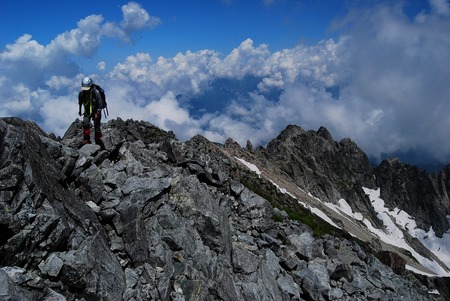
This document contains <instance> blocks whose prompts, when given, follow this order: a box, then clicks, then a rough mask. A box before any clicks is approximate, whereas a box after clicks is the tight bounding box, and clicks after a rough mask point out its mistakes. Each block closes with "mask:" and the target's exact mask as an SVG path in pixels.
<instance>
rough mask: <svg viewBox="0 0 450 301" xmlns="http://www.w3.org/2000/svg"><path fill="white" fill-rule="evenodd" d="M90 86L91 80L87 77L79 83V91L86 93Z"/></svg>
mask: <svg viewBox="0 0 450 301" xmlns="http://www.w3.org/2000/svg"><path fill="white" fill-rule="evenodd" d="M91 86H92V78H90V77H88V76H86V77H85V78H83V80H82V81H81V90H84V91H87V90H89V89H90V88H91Z"/></svg>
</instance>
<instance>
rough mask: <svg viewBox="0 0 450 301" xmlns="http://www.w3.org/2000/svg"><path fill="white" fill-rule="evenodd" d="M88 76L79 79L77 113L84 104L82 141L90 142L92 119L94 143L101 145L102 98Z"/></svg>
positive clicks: (84, 142) (79, 112) (79, 113)
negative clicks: (79, 89) (92, 121)
mask: <svg viewBox="0 0 450 301" xmlns="http://www.w3.org/2000/svg"><path fill="white" fill-rule="evenodd" d="M95 87H96V85H94V82H93V81H92V79H91V78H90V77H87V76H86V77H84V78H83V80H82V81H81V91H80V93H79V94H78V105H79V109H78V115H80V116H81V115H82V114H81V106H82V105H83V106H84V117H83V143H82V145H85V144H88V143H91V135H90V134H91V119H93V120H94V133H95V143H96V144H98V145H100V146H101V147H103V142H102V140H101V138H102V131H101V128H100V121H101V119H102V108H103V107H104V105H103V103H102V102H103V99H102V97H101V95H100V92H99V91H98V89H96V88H95Z"/></svg>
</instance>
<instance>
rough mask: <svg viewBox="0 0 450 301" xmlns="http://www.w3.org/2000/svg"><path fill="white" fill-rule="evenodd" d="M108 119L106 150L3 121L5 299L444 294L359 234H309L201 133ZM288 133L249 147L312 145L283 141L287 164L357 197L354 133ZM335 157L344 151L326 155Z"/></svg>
mask: <svg viewBox="0 0 450 301" xmlns="http://www.w3.org/2000/svg"><path fill="white" fill-rule="evenodd" d="M103 127H104V130H103V132H104V137H103V139H104V144H105V147H106V150H102V149H101V148H100V147H99V146H97V145H85V146H83V147H82V148H81V149H78V148H77V146H78V143H79V141H80V137H81V133H80V132H79V129H80V128H81V126H80V122H79V121H78V120H77V121H76V122H75V123H74V124H72V126H71V127H70V128H69V130H68V131H67V133H66V135H65V136H64V137H63V138H62V139H60V138H56V137H53V136H52V135H47V134H46V133H44V132H43V131H42V130H40V129H39V128H38V127H37V126H36V125H35V124H33V123H31V122H25V121H22V120H19V119H15V118H3V119H0V139H1V140H0V207H1V211H0V266H1V268H0V300H230V301H231V300H233V301H234V300H252V301H253V300H446V297H448V296H446V294H445V290H442V291H441V294H440V295H439V294H432V293H429V291H431V290H434V289H436V283H438V282H439V283H446V282H445V281H443V280H439V281H434V280H430V279H428V278H426V277H425V278H426V279H423V278H424V277H416V276H415V275H413V274H412V273H411V272H409V271H407V270H404V269H401V267H399V266H398V264H394V263H393V262H392V260H391V261H388V262H386V261H385V260H383V262H385V263H382V261H380V260H379V259H378V258H377V257H376V256H374V255H372V254H371V252H369V250H368V249H366V248H365V247H362V246H360V245H359V244H358V243H357V242H356V241H354V240H351V239H345V238H340V237H337V236H331V235H323V236H321V237H314V236H313V235H312V231H311V229H309V228H308V227H307V226H306V225H304V224H302V223H300V222H298V221H294V220H290V219H288V218H287V214H286V213H285V212H282V211H280V210H278V209H274V208H273V207H272V206H271V205H270V203H269V202H268V200H267V199H266V198H263V197H262V196H260V195H258V194H256V193H255V192H254V191H252V190H251V189H249V187H246V186H244V185H243V183H241V182H240V181H239V180H240V179H242V178H243V177H244V175H245V174H246V173H248V171H246V170H245V169H243V168H242V166H241V165H239V163H238V162H237V161H236V160H235V158H234V157H233V156H228V155H227V153H229V152H228V151H227V149H226V147H224V146H221V145H217V144H213V143H211V142H209V141H208V140H206V139H205V138H203V137H201V136H196V137H193V138H192V139H191V140H189V141H187V142H186V143H181V142H179V141H178V140H176V138H175V137H174V135H173V134H172V133H170V132H165V131H163V130H160V129H158V128H156V127H155V126H153V125H151V124H149V123H145V122H136V121H132V120H128V121H123V120H121V119H117V120H111V121H109V122H108V123H107V124H105V125H103ZM291 130H292V131H296V132H298V133H299V134H300V135H297V136H295V135H294V136H292V135H291V134H289V135H287V133H286V132H285V133H282V135H281V136H280V137H279V138H277V140H275V141H274V142H272V143H271V144H270V145H269V146H268V148H267V150H264V152H263V151H262V150H253V148H252V147H251V146H249V145H248V146H247V150H246V151H248V152H250V151H251V152H255V153H258V152H263V153H264V156H265V157H266V159H267V160H269V159H270V158H269V157H270V156H277V155H278V156H279V157H280V158H281V156H282V155H283V156H284V155H285V154H284V153H282V152H289V147H288V145H285V144H284V142H283V139H287V140H290V141H292V143H293V145H290V146H294V144H295V145H299V144H298V143H300V142H301V143H302V144H301V145H304V144H305V143H306V144H307V145H309V146H308V147H309V149H311V150H313V149H319V150H316V152H315V153H314V155H313V156H310V157H309V159H308V160H306V159H305V157H302V156H300V155H299V153H301V152H303V153H304V154H306V152H308V148H303V147H302V146H298V147H297V148H296V149H295V150H291V151H290V153H289V154H290V156H289V161H290V162H291V163H292V165H288V164H286V165H285V166H284V172H286V173H288V174H289V175H291V176H292V177H295V178H296V179H298V183H299V184H305V185H306V186H307V187H309V188H310V189H311V190H312V191H314V192H316V193H320V194H321V196H323V197H332V196H339V195H340V194H341V193H342V194H345V196H346V197H349V198H351V196H359V195H360V194H361V192H360V191H356V190H352V185H353V183H355V182H357V183H366V184H367V185H369V184H374V183H373V181H374V179H373V177H371V176H368V175H370V173H367V170H366V172H364V170H365V169H368V170H369V171H371V167H370V166H369V163H368V160H367V158H366V157H365V155H364V154H363V153H362V152H361V151H359V150H358V149H357V148H356V147H355V145H354V144H353V143H352V142H351V141H349V140H345V141H341V142H339V143H336V142H333V141H332V139H331V135H329V133H328V132H327V131H326V130H325V129H321V130H319V131H318V132H317V133H314V136H315V138H314V139H313V140H308V139H306V140H302V141H294V139H302V137H301V135H302V134H304V133H303V132H302V130H300V129H299V128H290V129H287V131H291ZM283 135H285V136H283ZM283 137H284V138H283ZM308 143H309V144H308ZM229 147H230V148H232V147H237V146H236V145H233V143H229ZM277 152H278V153H277ZM331 157H332V158H335V157H338V158H341V159H342V160H341V162H334V163H329V164H328V165H322V164H321V162H325V161H326V160H327V159H328V158H331ZM355 157H356V158H358V159H357V160H356V159H354V158H355ZM351 158H353V159H351ZM285 161H286V159H285ZM319 174H320V175H321V176H320V177H319V176H318V175H319ZM253 176H254V175H253ZM308 176H311V179H314V181H318V180H317V179H319V182H320V184H321V185H320V187H316V188H315V187H313V186H312V184H308V183H307V180H308ZM256 179H257V178H256ZM440 179H441V181H442V182H445V181H447V178H446V177H445V175H441V176H440ZM308 185H309V186H308ZM346 185H347V186H348V187H347V186H346ZM346 187H347V188H346ZM342 188H344V189H342ZM314 189H315V190H314ZM386 193H388V192H386ZM391 193H393V191H391ZM272 197H276V195H273V196H272ZM361 204H363V202H362V201H361ZM361 204H360V206H361V207H364V205H361ZM367 210H369V209H367ZM380 258H390V259H392V258H394V259H395V256H390V255H389V254H384V256H383V257H380ZM396 262H397V263H398V261H396ZM386 264H388V265H390V266H388V265H386ZM393 269H394V270H393ZM394 271H395V272H397V273H398V274H396V273H394ZM399 274H400V275H399ZM419 280H420V281H421V282H420V281H419Z"/></svg>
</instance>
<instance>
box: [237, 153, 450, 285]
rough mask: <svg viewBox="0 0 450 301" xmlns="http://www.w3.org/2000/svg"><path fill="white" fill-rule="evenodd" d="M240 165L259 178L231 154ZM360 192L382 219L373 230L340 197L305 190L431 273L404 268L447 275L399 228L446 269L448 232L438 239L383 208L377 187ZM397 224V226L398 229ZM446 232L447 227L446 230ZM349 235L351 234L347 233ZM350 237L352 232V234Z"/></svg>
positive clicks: (449, 246)
mask: <svg viewBox="0 0 450 301" xmlns="http://www.w3.org/2000/svg"><path fill="white" fill-rule="evenodd" d="M235 158H236V159H237V160H239V161H240V162H241V163H242V164H244V165H245V166H247V168H248V169H250V170H251V171H253V172H255V173H256V174H257V175H258V176H259V177H261V175H262V173H261V171H260V170H259V169H258V167H257V166H256V165H254V164H252V163H249V162H247V161H245V160H244V159H241V158H238V157H235ZM269 180H270V181H271V182H272V184H273V185H275V186H276V187H277V189H278V190H279V191H280V192H281V193H285V194H289V195H290V196H291V197H293V198H295V199H296V197H295V196H294V194H292V193H290V192H289V191H288V190H287V189H285V188H282V187H280V186H279V185H278V184H276V183H275V182H274V181H273V180H271V179H269ZM363 190H364V192H365V193H366V195H367V196H368V197H369V199H370V202H371V204H372V207H373V209H374V210H375V212H376V213H377V217H378V218H379V219H380V220H381V221H382V222H383V224H384V226H385V229H384V230H382V229H377V228H375V227H374V226H373V225H372V223H371V222H370V221H369V220H368V219H366V218H364V216H363V215H362V214H361V213H359V212H353V210H352V208H351V206H350V205H349V204H348V203H347V201H345V200H344V199H340V200H339V201H338V205H336V204H333V203H329V202H322V201H321V200H320V199H318V198H316V197H314V196H313V195H311V194H310V193H308V194H309V195H310V196H311V197H312V198H314V199H316V200H317V201H319V202H321V203H322V204H324V205H325V206H327V207H328V208H330V209H331V210H333V211H334V212H336V213H338V214H339V215H342V214H344V215H346V216H348V217H349V218H351V219H354V220H356V221H360V222H363V223H364V225H365V226H366V227H367V229H368V230H369V231H370V232H371V233H373V234H374V235H376V236H377V237H379V238H380V239H381V240H382V241H383V242H385V243H387V244H390V245H393V246H396V247H399V248H402V249H405V250H407V251H409V252H411V254H412V255H413V256H414V258H415V259H416V260H417V261H418V262H419V263H420V264H421V265H422V266H424V267H425V268H427V269H428V270H430V271H432V272H433V275H429V274H427V273H424V272H422V271H419V270H417V269H415V268H413V267H411V266H409V265H407V266H406V268H407V269H409V270H412V271H413V272H416V273H420V274H424V275H428V276H441V277H449V276H450V272H448V271H446V270H445V269H444V268H443V267H442V266H441V265H439V263H437V262H436V261H434V260H430V259H428V258H426V257H423V256H422V255H420V254H419V253H417V251H415V250H414V248H413V247H411V246H410V245H409V244H408V243H407V242H406V240H405V238H404V235H403V232H402V230H401V229H404V230H406V231H407V232H408V233H409V234H410V235H411V236H412V237H415V238H417V239H418V240H419V241H420V242H421V243H422V244H423V245H424V246H425V247H426V248H428V249H429V250H430V251H431V252H433V253H434V254H435V255H436V256H437V257H438V258H439V259H440V260H441V261H442V262H443V263H444V264H445V265H446V266H447V267H448V268H450V234H449V233H445V234H444V235H443V237H442V238H439V237H437V236H436V235H435V232H434V231H433V229H432V228H431V227H430V229H429V231H428V232H426V231H424V230H422V229H419V228H417V224H416V222H415V220H414V218H413V217H411V216H410V215H409V214H408V213H407V212H405V211H404V210H401V209H399V208H394V209H393V210H389V209H388V208H386V207H385V202H384V200H382V199H381V198H380V189H379V188H378V189H370V188H366V187H363ZM299 204H301V205H302V206H304V207H305V208H308V209H310V210H311V212H312V213H314V214H315V215H317V216H318V217H320V218H322V219H323V220H324V221H326V222H328V223H329V224H331V225H333V226H334V227H336V228H339V229H340V227H339V226H338V225H336V223H334V222H333V220H332V219H331V218H330V217H328V216H327V214H326V213H324V212H323V211H322V210H320V209H318V208H314V207H312V206H310V205H308V204H306V203H304V202H300V201H299ZM399 227H400V228H399ZM448 232H450V230H449V231H448ZM350 234H351V235H353V234H352V233H350ZM353 236H354V235H353Z"/></svg>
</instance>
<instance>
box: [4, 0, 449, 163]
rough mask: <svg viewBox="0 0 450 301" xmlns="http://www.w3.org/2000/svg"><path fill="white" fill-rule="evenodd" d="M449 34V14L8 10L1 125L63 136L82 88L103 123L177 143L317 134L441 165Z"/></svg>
mask: <svg viewBox="0 0 450 301" xmlns="http://www.w3.org/2000/svg"><path fill="white" fill-rule="evenodd" d="M449 30H450V6H449V3H448V1H447V0H429V1H371V0H359V1H338V0H326V1H325V0H324V1H312V0H311V1H309V0H305V1H291V0H254V1H244V0H208V1H206V0H205V1H175V0H168V1H156V0H142V1H131V2H129V1H116V0H114V1H113V0H109V1H106V0H105V1H96V2H92V1H84V0H81V1H65V2H62V1H53V0H52V1H42V2H37V1H31V0H26V1H9V0H8V1H3V2H2V11H1V12H0V97H1V99H2V102H0V116H19V117H22V118H24V119H31V120H35V121H36V122H37V123H38V124H39V125H41V126H42V127H43V128H44V129H45V130H46V131H48V132H54V133H55V134H57V135H63V134H64V132H65V130H66V129H67V128H68V126H69V125H70V123H71V122H72V121H73V120H75V118H77V117H78V115H77V105H76V96H77V93H78V91H79V89H80V81H81V78H82V77H83V76H85V75H90V76H92V77H93V79H94V81H95V82H97V83H99V84H101V85H102V86H103V87H104V88H105V90H106V92H107V97H108V100H109V107H110V112H111V116H110V118H115V117H121V118H123V119H127V118H134V119H138V120H147V121H149V122H151V123H153V124H155V125H157V126H159V127H161V128H164V129H166V130H173V131H174V132H175V133H176V135H177V136H178V138H180V139H181V140H185V139H189V138H190V137H192V136H193V135H195V134H202V135H204V136H206V137H207V138H208V139H210V140H213V141H217V142H224V141H225V139H226V138H228V137H231V138H233V139H235V140H236V141H237V142H238V143H240V144H241V145H245V143H246V141H247V140H250V141H251V142H252V143H253V144H254V145H264V144H265V143H267V142H268V141H269V140H271V139H273V138H274V137H275V136H276V135H277V134H278V133H279V132H280V131H281V130H283V129H284V128H285V127H286V126H287V125H288V124H297V125H299V126H301V127H303V128H304V129H307V130H309V129H314V130H316V129H318V128H319V127H320V126H322V125H323V126H326V127H327V128H328V129H329V130H330V132H331V133H332V135H333V137H334V138H335V139H336V140H339V139H341V138H344V137H350V138H351V139H353V140H354V141H355V142H356V143H357V144H358V145H359V146H360V147H361V148H362V149H363V150H364V151H365V152H366V153H367V154H368V155H369V156H371V157H374V158H382V157H383V156H384V155H385V154H391V153H404V154H415V155H416V156H417V154H420V156H419V159H421V158H422V159H424V158H430V159H432V160H437V161H440V162H442V163H446V162H448V161H449V158H450V139H448V128H450V117H449V116H448V112H449V109H450V103H449V100H450V85H449V80H450V70H449V69H450V68H448V63H447V62H449V61H450V36H449V35H448V32H449ZM105 121H106V120H105Z"/></svg>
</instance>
